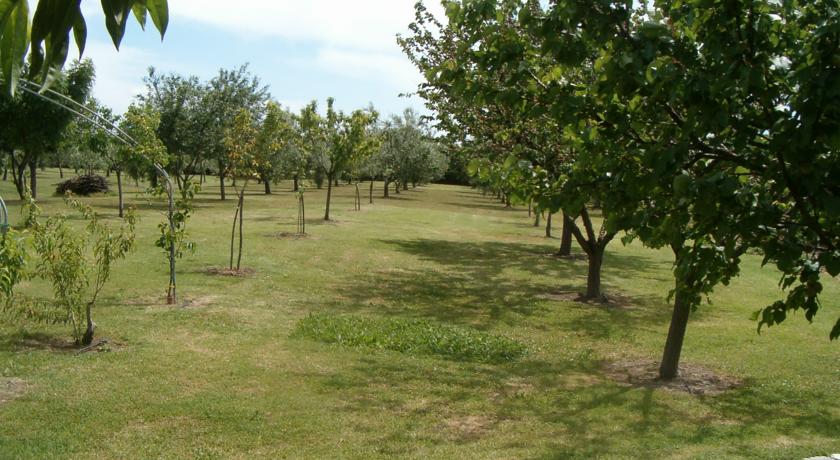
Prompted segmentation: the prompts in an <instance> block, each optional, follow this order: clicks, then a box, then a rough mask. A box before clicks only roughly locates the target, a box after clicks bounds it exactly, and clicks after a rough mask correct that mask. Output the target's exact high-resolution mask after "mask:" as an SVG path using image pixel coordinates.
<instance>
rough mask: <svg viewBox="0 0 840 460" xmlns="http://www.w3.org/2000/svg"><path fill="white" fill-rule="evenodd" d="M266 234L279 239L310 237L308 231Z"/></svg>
mask: <svg viewBox="0 0 840 460" xmlns="http://www.w3.org/2000/svg"><path fill="white" fill-rule="evenodd" d="M268 236H269V237H270V238H277V239H280V240H308V239H311V238H312V236H310V235H309V234H308V233H304V234H300V233H292V232H278V233H271V234H269V235H268Z"/></svg>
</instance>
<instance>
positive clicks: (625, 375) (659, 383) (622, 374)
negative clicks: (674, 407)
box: [602, 359, 744, 396]
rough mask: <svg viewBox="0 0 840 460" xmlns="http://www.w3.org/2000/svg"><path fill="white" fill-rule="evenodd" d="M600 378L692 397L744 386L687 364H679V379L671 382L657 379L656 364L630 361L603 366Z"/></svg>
mask: <svg viewBox="0 0 840 460" xmlns="http://www.w3.org/2000/svg"><path fill="white" fill-rule="evenodd" d="M602 370H603V372H604V375H605V376H606V377H608V378H609V379H610V380H613V381H615V382H617V383H619V384H622V385H629V386H633V387H637V388H664V389H667V390H672V391H680V392H683V393H688V394H692V395H701V396H716V395H720V394H723V393H725V392H727V391H729V390H732V389H735V388H738V387H740V386H742V385H743V384H744V382H743V381H742V380H741V379H738V378H736V377H732V376H727V375H723V374H720V373H716V372H714V371H712V370H710V369H707V368H705V367H702V366H698V365H694V364H691V363H681V364H680V371H679V375H678V376H677V377H676V378H675V379H673V380H661V379H660V378H659V362H657V361H654V360H643V359H630V360H619V361H612V362H606V363H604V364H603V365H602Z"/></svg>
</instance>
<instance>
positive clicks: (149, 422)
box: [0, 171, 840, 459]
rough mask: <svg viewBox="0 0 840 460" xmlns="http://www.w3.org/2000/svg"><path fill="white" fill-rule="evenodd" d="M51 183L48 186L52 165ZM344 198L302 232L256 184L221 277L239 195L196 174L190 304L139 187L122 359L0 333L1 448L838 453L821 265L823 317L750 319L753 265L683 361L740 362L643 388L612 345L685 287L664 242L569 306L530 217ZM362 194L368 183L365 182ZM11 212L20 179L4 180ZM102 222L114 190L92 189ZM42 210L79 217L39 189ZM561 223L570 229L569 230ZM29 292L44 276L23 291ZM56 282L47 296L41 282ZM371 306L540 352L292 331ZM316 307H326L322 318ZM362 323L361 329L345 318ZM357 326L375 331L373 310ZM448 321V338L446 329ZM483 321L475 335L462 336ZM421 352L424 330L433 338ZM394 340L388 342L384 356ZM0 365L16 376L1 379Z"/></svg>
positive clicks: (106, 329) (57, 331)
mask: <svg viewBox="0 0 840 460" xmlns="http://www.w3.org/2000/svg"><path fill="white" fill-rule="evenodd" d="M39 179H40V184H41V185H42V187H43V189H42V192H46V193H42V197H43V196H46V195H49V193H51V191H52V187H51V185H52V184H54V183H55V182H57V181H58V177H57V172H56V171H47V172H46V173H44V174H42V176H41V177H40V178H39ZM376 185H377V186H376V195H375V197H374V204H373V205H370V204H368V203H367V200H366V199H365V200H364V206H363V210H362V211H361V212H354V211H353V193H354V188H353V187H348V186H342V187H340V188H338V190H337V192H336V196H335V200H336V201H335V202H334V204H333V206H332V208H333V218H334V221H333V222H331V223H323V222H322V221H321V220H320V217H321V215H320V214H321V213H322V211H323V200H324V195H325V193H324V192H323V191H318V190H314V189H312V190H311V191H310V192H308V193H307V195H306V203H307V211H308V217H309V222H308V226H307V231H308V233H309V236H308V237H307V238H303V239H292V238H288V237H286V236H285V235H284V234H285V233H289V232H294V231H295V227H296V222H295V219H296V216H297V209H296V201H295V197H294V195H293V194H292V193H290V191H289V190H290V188H291V187H290V184H289V183H283V184H280V185H278V186H276V187H275V195H272V196H264V195H262V194H261V193H260V186H259V185H258V184H253V188H252V189H251V190H250V191H249V194H248V196H247V198H246V202H245V206H246V212H245V216H246V221H245V233H246V239H245V248H244V251H245V253H244V257H243V266H245V267H247V268H250V269H252V270H253V273H252V274H251V275H249V276H246V277H239V278H237V277H222V276H213V275H210V274H208V272H207V269H208V268H210V267H222V266H225V265H226V264H227V259H228V257H229V247H228V244H229V241H230V240H229V237H230V234H229V232H230V226H231V224H232V219H233V213H234V206H235V203H234V202H233V200H228V201H226V202H221V201H219V200H218V196H217V195H218V188H217V187H218V186H217V184H216V183H215V182H212V181H211V183H209V184H207V185H206V186H205V187H204V189H203V191H202V193H201V194H200V195H199V196H198V199H197V210H196V213H195V217H194V219H193V220H192V221H191V224H190V228H189V230H190V233H191V239H192V240H193V241H195V242H196V243H197V252H196V253H195V255H193V256H188V257H187V258H185V259H183V260H182V261H180V262H179V265H178V274H179V278H178V280H179V289H180V295H181V302H180V304H179V305H178V306H176V307H167V306H166V305H164V303H165V294H166V283H167V266H166V260H165V258H164V254H163V252H162V251H161V250H160V249H158V248H156V247H155V246H154V241H155V239H156V233H157V224H158V222H160V221H161V219H162V218H163V216H162V210H163V207H162V205H161V203H159V202H153V203H151V204H150V203H149V201H148V199H147V198H145V197H143V196H142V195H139V194H138V192H139V191H140V190H141V189H142V188H143V187H142V184H141V187H140V188H137V189H135V188H134V187H131V190H130V191H129V193H128V194H127V201H128V202H129V203H130V204H134V205H136V206H138V208H139V209H138V211H139V217H140V218H141V221H140V222H139V224H138V232H139V235H138V250H137V251H136V252H135V253H133V254H132V255H131V256H130V257H129V259H128V260H126V261H124V262H121V263H120V264H119V265H117V266H116V267H115V271H114V277H113V279H112V281H111V282H110V283H109V285H108V286H107V288H106V291H105V292H104V296H103V299H102V302H101V305H100V306H99V307H98V308H97V309H96V311H95V312H94V319H95V320H96V323H97V325H98V329H97V335H98V337H103V338H108V339H110V344H109V347H110V350H111V351H110V352H103V353H87V354H83V355H78V356H77V355H75V354H73V353H72V352H71V351H68V350H66V349H64V348H61V347H60V346H59V345H61V341H67V340H69V331H68V330H67V328H65V327H62V326H19V325H13V324H5V323H3V325H0V401H2V400H3V399H4V398H3V397H2V395H3V394H4V393H3V388H4V387H3V384H4V382H8V381H10V379H12V378H14V379H17V380H15V381H16V382H18V381H22V382H24V385H23V386H22V393H20V394H16V395H15V396H14V397H13V398H12V399H10V400H8V401H6V402H0V458H62V457H64V458H67V457H74V458H126V457H128V458H229V457H234V458H258V457H263V458H278V457H279V458H283V457H286V458H366V459H367V458H394V457H414V458H447V459H448V458H640V457H643V458H714V459H717V458H730V457H734V458H757V459H758V458H761V459H765V458H770V459H773V458H776V459H789V458H803V457H807V456H811V455H817V454H823V455H824V454H829V453H833V452H838V451H840V441H838V433H840V401H838V399H837V395H838V394H840V348H838V344H836V343H830V342H829V341H828V332H829V330H830V328H831V325H832V324H833V322H834V321H835V320H836V318H837V317H838V315H840V302H838V300H837V299H838V294H840V289H838V287H840V286H838V283H837V281H834V280H829V281H828V282H827V285H826V291H825V295H824V297H823V303H824V310H822V311H821V312H820V313H819V315H818V316H817V318H816V321H815V322H814V324H808V323H807V322H806V321H805V320H804V319H803V318H801V317H792V318H790V319H789V321H788V322H787V323H786V324H784V325H782V326H780V327H774V328H771V329H767V330H765V331H764V332H763V333H762V334H761V335H758V334H756V331H755V326H756V325H755V323H754V322H753V321H751V320H750V314H751V313H752V312H753V311H755V310H757V309H758V308H761V307H762V306H764V305H767V304H768V303H769V302H772V301H773V300H774V299H776V298H777V296H778V290H777V289H778V288H777V281H778V276H777V274H776V273H775V272H774V271H773V270H772V269H770V268H760V260H759V259H758V258H757V257H753V256H748V257H745V262H744V267H743V273H742V275H741V277H739V278H737V279H736V280H735V281H734V282H733V283H732V285H731V286H729V287H725V288H721V289H719V290H717V291H716V292H715V293H714V294H713V295H712V298H711V299H712V301H713V304H712V305H703V306H702V307H701V308H700V309H699V310H698V311H697V312H696V313H695V314H693V316H692V320H691V322H690V324H689V329H688V336H687V338H686V344H685V351H684V355H683V357H684V361H685V362H687V363H692V364H696V365H701V366H704V367H706V368H708V369H711V370H713V371H715V372H719V373H723V374H727V375H731V376H735V377H738V378H739V379H741V380H744V381H745V385H744V386H743V387H741V388H738V389H736V390H732V391H730V392H727V393H725V394H723V395H720V396H714V397H709V396H707V397H698V396H692V395H688V394H683V393H676V392H671V391H669V390H663V389H650V388H630V387H625V386H621V385H619V384H616V383H614V382H612V381H610V380H609V379H608V378H607V377H606V376H605V375H604V374H603V372H602V371H601V363H602V362H603V361H605V360H621V359H651V360H655V359H658V358H659V355H660V354H661V351H662V346H663V344H664V340H665V334H666V333H667V328H668V320H669V318H670V307H669V305H668V302H667V300H666V297H667V293H668V291H669V290H670V289H671V288H672V286H673V278H672V277H671V274H670V268H671V257H670V254H668V252H667V251H653V250H649V249H646V248H643V247H641V246H639V245H636V244H634V245H630V246H626V247H625V246H621V245H620V243H614V244H613V245H612V246H610V247H609V248H608V250H607V259H606V261H605V264H604V283H605V286H606V289H607V291H608V292H611V293H614V294H620V295H621V298H623V299H626V302H625V305H622V306H621V308H617V307H601V306H595V305H585V304H577V303H574V302H570V301H567V300H564V299H566V298H568V297H569V296H568V295H566V294H567V293H568V292H570V291H571V292H574V291H577V290H581V289H583V286H584V284H585V274H586V270H585V268H586V263H585V261H584V260H580V259H570V260H565V259H557V258H555V257H553V256H552V253H553V252H554V251H556V248H557V246H558V245H559V241H558V240H556V239H546V238H545V237H544V236H543V235H544V231H543V230H542V229H538V228H534V227H533V226H532V225H531V224H532V221H531V220H530V219H529V218H528V217H527V211H526V210H525V209H523V208H515V209H505V208H504V207H503V206H502V205H500V204H498V203H497V202H495V201H494V200H492V199H491V197H483V196H482V195H481V194H480V193H478V192H476V191H474V190H471V189H469V188H464V187H452V186H429V187H423V188H418V189H416V190H411V191H407V192H402V193H401V194H400V195H395V196H393V198H392V199H390V200H383V199H381V198H380V196H381V184H376ZM363 190H365V191H366V190H367V189H366V187H365V188H363ZM0 193H2V196H3V197H4V198H6V199H7V200H9V201H10V204H11V205H12V206H11V208H12V209H11V212H12V217H13V219H14V220H15V222H13V223H16V222H17V221H18V219H19V213H18V209H19V208H18V206H19V203H18V202H17V201H16V200H10V198H12V197H13V196H14V191H13V187H12V185H11V183H8V182H4V183H0ZM84 200H85V202H87V203H90V204H92V205H93V206H95V207H96V209H97V211H99V212H100V213H102V215H103V216H104V217H105V218H107V219H115V218H116V198H115V197H114V196H96V197H91V198H86V199H84ZM41 204H42V205H43V207H44V210H45V213H46V214H47V215H49V214H52V213H56V212H66V208H65V207H64V205H63V204H62V202H61V199H60V198H59V197H45V198H42V200H41ZM558 231H559V229H558ZM26 289H29V290H42V289H45V287H44V286H43V285H40V284H29V285H28V286H27V287H26ZM41 293H43V294H46V293H45V292H41ZM311 314H314V315H316V316H315V317H321V318H348V317H350V318H365V321H370V322H371V324H375V325H376V328H383V327H384V328H385V329H386V330H387V327H385V326H382V325H393V324H405V325H415V324H433V325H435V327H439V328H441V329H444V330H457V331H470V334H476V333H478V332H480V333H481V334H486V335H487V336H492V337H505V338H508V339H510V340H512V341H515V342H517V343H523V344H527V353H526V354H524V355H522V356H520V357H518V358H517V359H515V360H503V361H496V362H480V361H481V360H478V361H477V360H472V359H466V360H465V359H449V358H448V357H446V356H441V355H439V354H435V353H431V354H429V353H413V352H410V353H400V352H394V351H388V350H379V349H377V347H374V348H370V347H356V346H335V345H329V344H325V343H323V342H321V341H317V340H309V339H301V338H295V337H294V332H295V330H296V327H297V325H298V324H299V323H300V322H301V321H306V319H307V318H309V317H310V315H311ZM318 315H321V316H318ZM349 321H352V320H349ZM364 324H365V325H367V324H368V323H364ZM450 328H452V329H450ZM473 331H477V332H473ZM421 343H422V341H421ZM383 348H387V347H383ZM2 379H6V380H5V381H4V380H2Z"/></svg>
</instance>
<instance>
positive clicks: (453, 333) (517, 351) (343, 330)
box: [294, 314, 527, 363]
mask: <svg viewBox="0 0 840 460" xmlns="http://www.w3.org/2000/svg"><path fill="white" fill-rule="evenodd" d="M294 335H295V336H299V337H308V338H311V339H314V340H318V341H321V342H326V343H335V344H338V345H341V346H345V347H363V348H373V349H377V350H392V351H398V352H400V353H406V354H412V355H415V354H416V355H437V356H443V357H445V358H447V359H453V360H462V361H478V362H491V363H498V362H504V361H513V360H516V359H518V358H520V357H521V356H523V355H524V354H525V353H526V351H527V349H526V347H525V346H524V345H522V344H521V343H519V342H517V341H514V340H511V339H508V338H505V337H501V336H497V335H493V334H488V333H485V332H481V331H477V330H475V329H469V328H464V327H458V326H451V325H446V324H440V323H433V322H431V321H419V320H404V319H390V318H389V319H370V318H364V317H360V316H337V315H324V314H317V315H316V314H310V315H309V316H307V317H306V318H304V319H303V320H301V321H300V322H299V323H298V325H297V327H296V329H295V332H294Z"/></svg>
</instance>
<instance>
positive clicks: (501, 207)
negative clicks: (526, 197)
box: [442, 202, 527, 212]
mask: <svg viewBox="0 0 840 460" xmlns="http://www.w3.org/2000/svg"><path fill="white" fill-rule="evenodd" d="M442 204H445V205H448V206H454V207H458V208H467V209H480V210H484V211H502V212H527V211H523V210H522V209H521V208H516V207H514V206H505V205H504V203H499V204H482V203H463V202H461V203H452V202H449V203H442Z"/></svg>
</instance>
